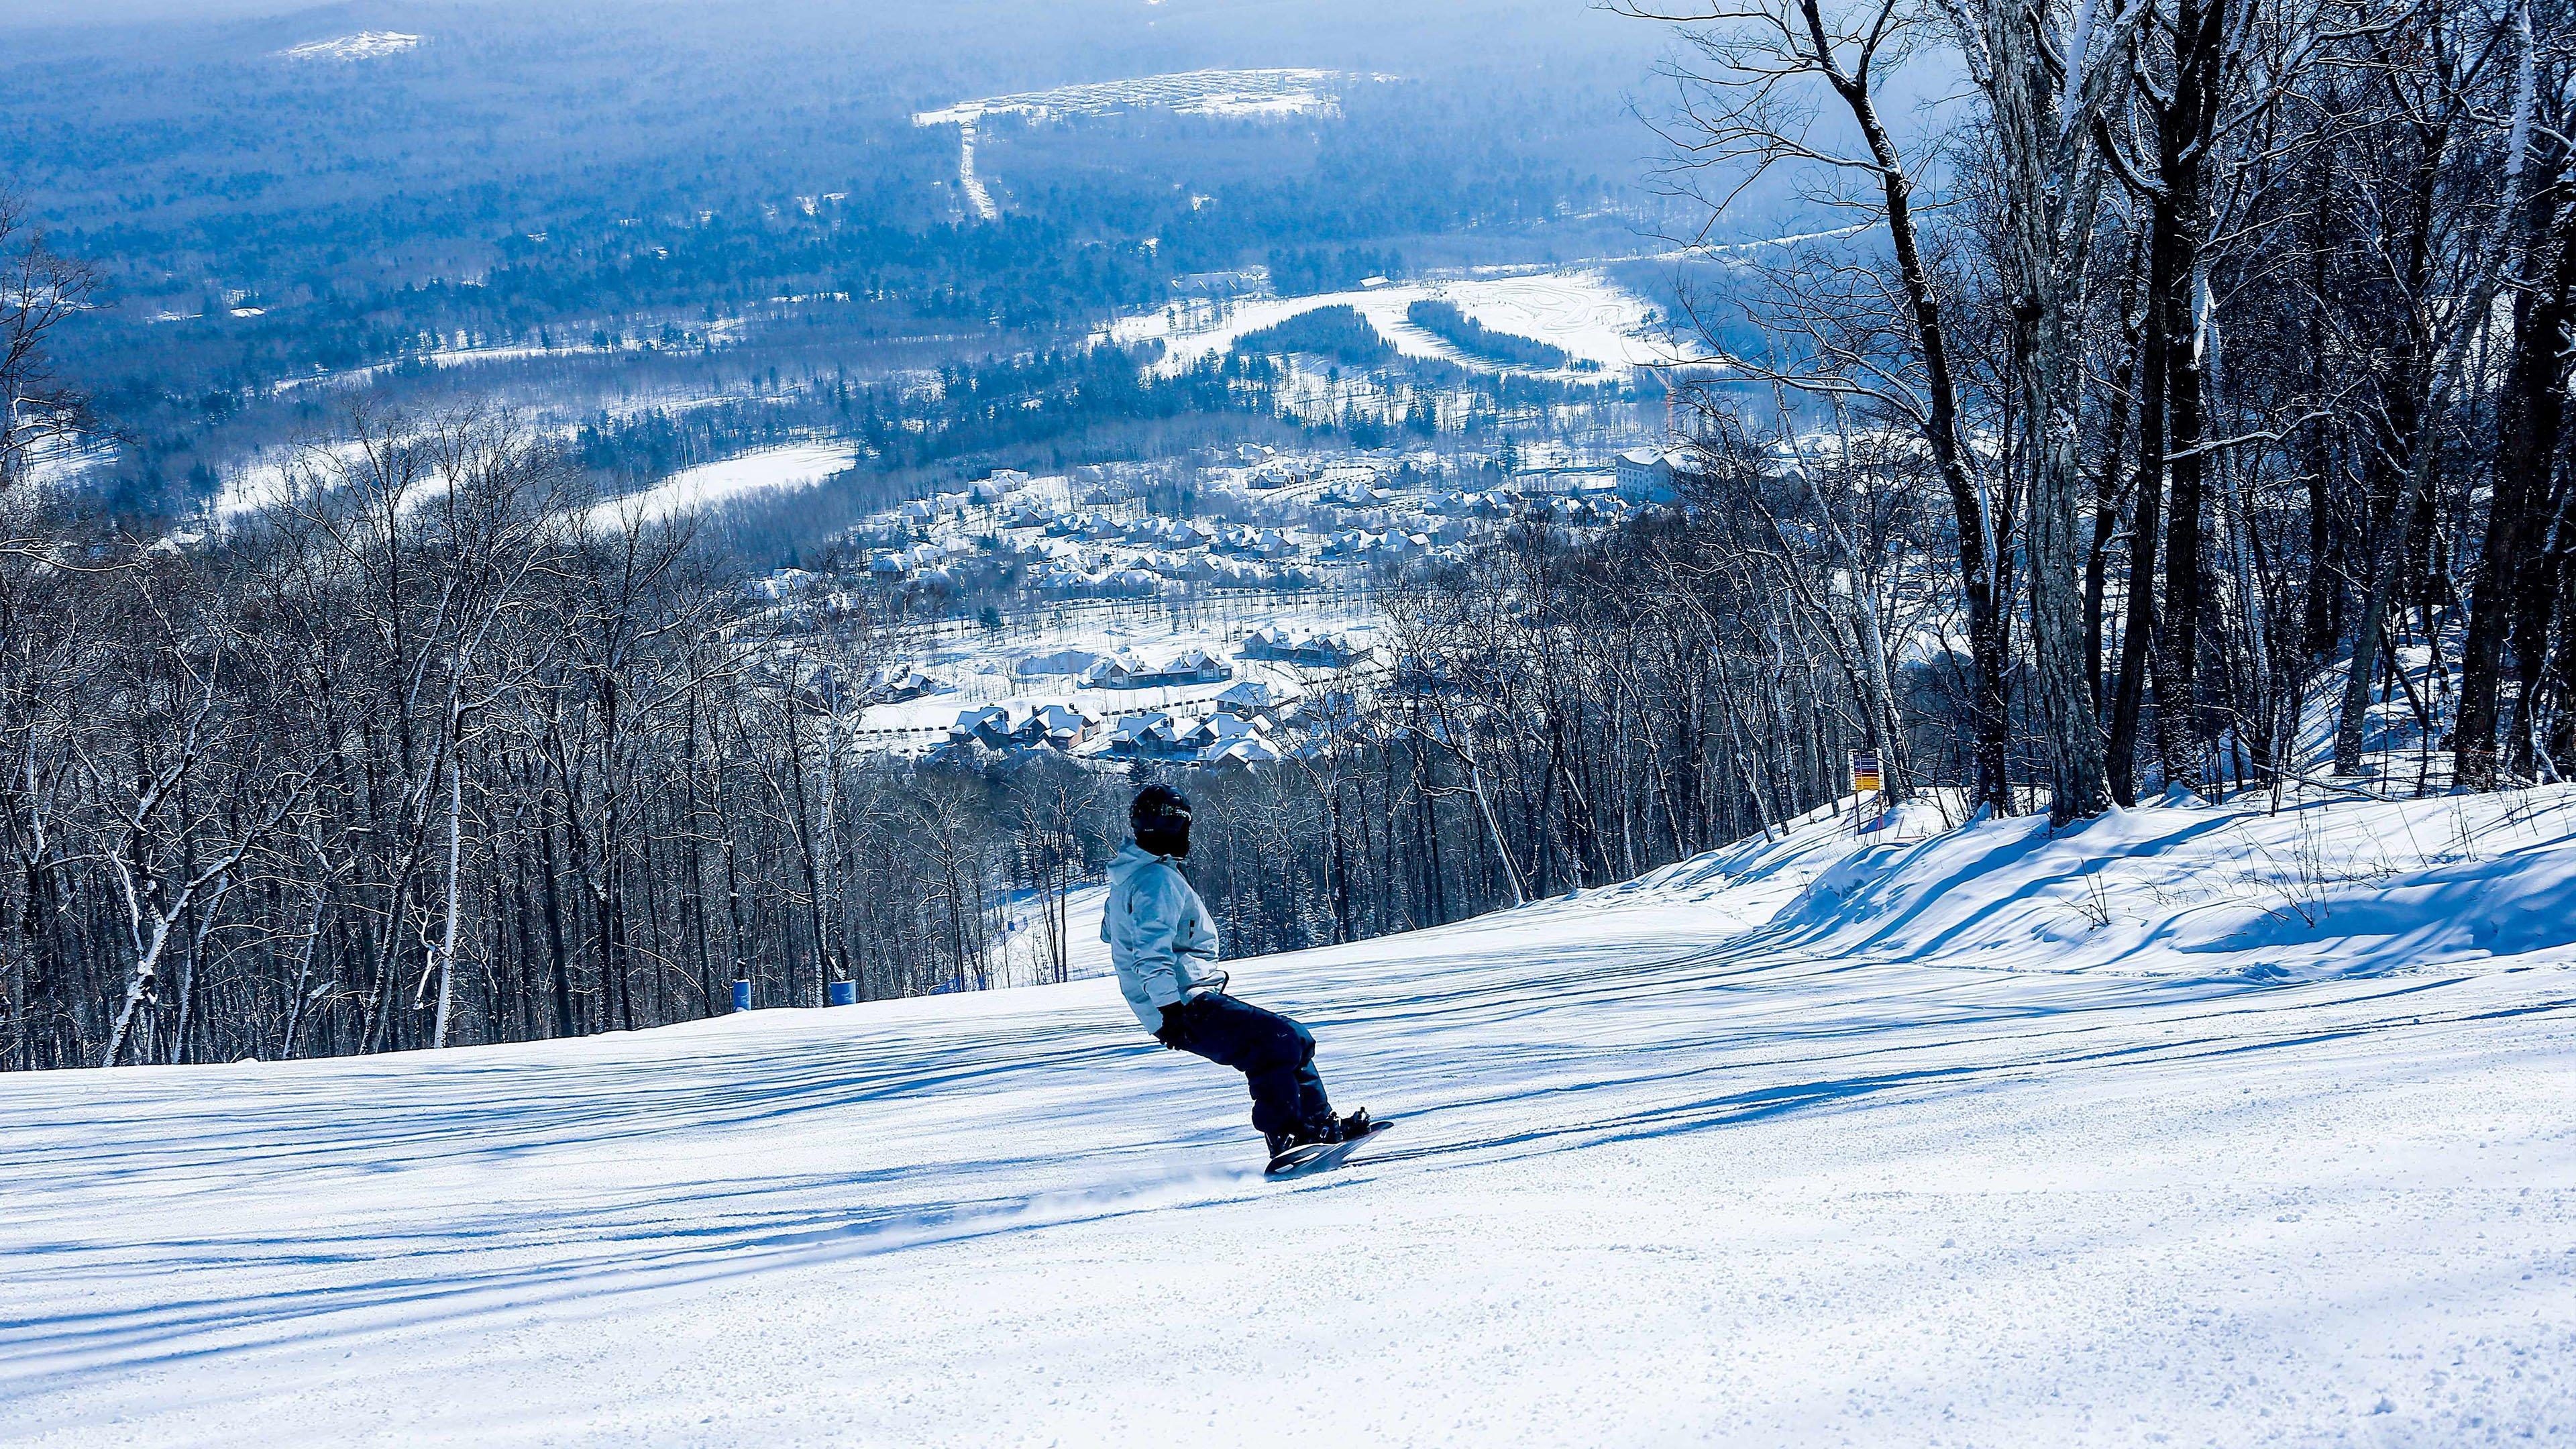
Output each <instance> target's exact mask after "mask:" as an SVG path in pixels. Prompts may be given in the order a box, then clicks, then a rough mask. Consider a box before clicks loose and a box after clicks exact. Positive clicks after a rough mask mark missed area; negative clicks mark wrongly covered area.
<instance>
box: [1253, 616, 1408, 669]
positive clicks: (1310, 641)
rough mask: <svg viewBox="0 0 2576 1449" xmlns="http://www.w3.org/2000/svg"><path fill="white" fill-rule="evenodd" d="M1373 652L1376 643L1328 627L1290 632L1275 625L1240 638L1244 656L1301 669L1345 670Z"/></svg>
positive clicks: (1370, 657)
mask: <svg viewBox="0 0 2576 1449" xmlns="http://www.w3.org/2000/svg"><path fill="white" fill-rule="evenodd" d="M1376 655H1377V649H1376V646H1374V645H1372V644H1370V643H1368V642H1367V641H1366V640H1362V639H1358V638H1354V637H1353V636H1351V635H1349V634H1345V633H1340V632H1336V631H1331V630H1326V631H1321V632H1317V633H1312V634H1292V633H1290V632H1289V631H1288V630H1287V629H1285V628H1282V627H1280V626H1278V625H1275V624H1274V625H1272V626H1271V627H1269V628H1266V629H1255V630H1253V631H1252V634H1251V636H1250V637H1249V638H1247V639H1245V640H1244V641H1243V657H1244V658H1246V659H1268V660H1272V661H1275V662H1277V663H1280V664H1294V665H1296V666H1298V667H1299V668H1302V669H1349V668H1351V667H1352V666H1354V665H1359V664H1366V663H1367V662H1369V661H1370V660H1371V659H1373V658H1375V657H1376Z"/></svg>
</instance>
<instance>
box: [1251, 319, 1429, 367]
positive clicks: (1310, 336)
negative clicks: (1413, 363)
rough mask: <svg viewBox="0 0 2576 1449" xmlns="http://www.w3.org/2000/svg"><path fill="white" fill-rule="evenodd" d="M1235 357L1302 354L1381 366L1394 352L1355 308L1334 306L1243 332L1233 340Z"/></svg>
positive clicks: (1352, 363)
mask: <svg viewBox="0 0 2576 1449" xmlns="http://www.w3.org/2000/svg"><path fill="white" fill-rule="evenodd" d="M1232 350H1233V352H1234V353H1235V354H1236V355H1237V356H1243V357H1261V356H1272V357H1277V356H1284V355H1286V354H1288V353H1291V352H1303V353H1306V354H1308V355H1310V356H1314V357H1321V358H1323V359H1325V360H1326V361H1329V362H1337V363H1340V364H1342V365H1343V366H1346V367H1359V368H1369V367H1383V366H1385V365H1386V364H1387V363H1390V362H1393V361H1395V349H1394V348H1393V347H1391V346H1389V345H1388V344H1387V340H1386V339H1385V338H1384V337H1381V336H1379V335H1378V330H1377V328H1376V327H1375V326H1373V325H1371V324H1370V322H1369V320H1368V319H1367V318H1366V317H1363V316H1361V315H1360V310H1359V309H1358V308H1357V307H1351V306H1346V305H1337V306H1332V307H1317V308H1315V309H1314V310H1312V311H1307V312H1300V313H1298V314H1297V315H1295V316H1293V317H1290V318H1288V319H1286V320H1285V321H1280V322H1273V323H1271V324H1270V325H1269V326H1267V327H1262V328H1257V329H1255V330H1253V331H1251V332H1246V333H1245V334H1243V335H1242V336H1241V337H1238V338H1236V339H1234V347H1233V349H1232Z"/></svg>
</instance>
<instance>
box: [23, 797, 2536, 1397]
mask: <svg viewBox="0 0 2576 1449" xmlns="http://www.w3.org/2000/svg"><path fill="white" fill-rule="evenodd" d="M1888 824H1889V828H1887V829H1885V830H1882V831H1879V832H1878V833H1876V834H1874V835H1870V836H1865V837H1855V836H1854V835H1853V834H1852V833H1851V831H1852V826H1853V822H1852V820H1850V819H1849V818H1848V817H1839V818H1838V817H1827V816H1819V817H1814V818H1811V819H1809V820H1807V821H1805V822H1803V823H1801V824H1800V825H1799V826H1798V828H1797V829H1796V830H1795V831H1793V832H1792V833H1790V834H1789V835H1788V837H1787V838H1786V839H1785V840H1782V841H1779V842H1776V843H1765V842H1762V841H1754V842H1748V843H1747V844H1745V845H1743V846H1740V847H1737V848H1734V849H1731V850H1728V851H1722V852H1719V853H1717V854H1714V855H1711V856H1707V857H1703V858H1700V859H1698V860H1695V861H1691V862H1686V863H1684V864H1683V865H1680V866H1675V867H1670V868H1667V869H1665V870H1662V871H1659V872H1656V873H1655V874H1653V875H1652V876H1650V877H1648V878H1646V879H1644V880H1641V881H1639V882H1636V883H1634V884H1631V885H1628V886H1622V887H1613V888H1608V889H1603V890H1599V891H1595V892H1589V893H1585V894H1583V895H1581V896H1579V897H1576V898H1569V899H1559V900H1552V901H1548V902H1544V903H1540V904H1536V905H1532V906H1529V907H1526V908H1524V909H1521V910H1517V911H1511V912H1506V913H1503V914H1500V915H1496V916H1491V917H1487V918H1484V919H1481V920H1476V921H1471V922H1466V923H1463V924H1460V925H1457V926H1453V927H1449V928H1446V929H1442V930H1437V931H1428V932H1423V933H1420V934H1416V935H1411V936H1404V937H1397V938H1392V939H1387V940H1380V941H1375V942H1368V943H1363V944H1358V945H1351V946H1344V947H1339V948H1334V949H1329V950H1319V951H1312V952H1307V953H1304V954H1301V955H1296V956H1288V957H1278V958H1272V959H1264V960H1249V961H1240V962H1235V963H1232V966H1231V969H1232V970H1233V973H1234V986H1235V989H1236V990H1237V991H1238V992H1240V993H1241V994H1243V995H1245V996H1247V997H1249V998H1251V999H1253V1000H1256V1001H1260V1002H1265V1003H1268V1004H1270V1005H1274V1006H1277V1007H1280V1008H1283V1009H1286V1010H1289V1011H1291V1012H1293V1013H1295V1014H1296V1015H1298V1016H1299V1017H1301V1018H1303V1019H1304V1020H1306V1021H1307V1022H1308V1023H1310V1024H1311V1025H1312V1026H1313V1027H1314V1029H1315V1031H1316V1034H1317V1036H1318V1037H1319V1038H1320V1040H1321V1042H1322V1054H1321V1063H1322V1066H1323V1068H1324V1071H1325V1073H1326V1076H1327V1079H1328V1081H1329V1082H1330V1083H1331V1085H1332V1087H1333V1089H1334V1092H1335V1094H1336V1098H1337V1101H1338V1103H1339V1105H1341V1106H1342V1107H1344V1108H1348V1107H1353V1106H1357V1105H1360V1104H1362V1103H1366V1104H1368V1105H1369V1106H1371V1107H1373V1108H1374V1109H1376V1110H1377V1111H1378V1112H1380V1113H1381V1114H1385V1115H1392V1116H1394V1117H1397V1118H1399V1119H1400V1120H1401V1121H1402V1123H1403V1126H1402V1129H1401V1130H1400V1131H1399V1132H1397V1133H1396V1134H1394V1135H1393V1136H1391V1137H1389V1138H1388V1139H1387V1141H1386V1142H1384V1143H1382V1144H1379V1146H1378V1147H1377V1148H1376V1149H1374V1150H1373V1151H1372V1152H1371V1153H1369V1154H1368V1155H1367V1156H1365V1157H1363V1158H1362V1159H1361V1160H1360V1161H1359V1162H1357V1163H1356V1164H1354V1165H1353V1166H1351V1167H1349V1168H1346V1169H1344V1170H1342V1171H1340V1172H1337V1173H1333V1174H1329V1175H1324V1176H1320V1177H1316V1178H1312V1179H1308V1180H1304V1181H1301V1182H1297V1183H1295V1184H1289V1185H1282V1184H1274V1183H1269V1182H1265V1181H1264V1180H1263V1179H1262V1178H1261V1177H1260V1176H1259V1173H1258V1166H1257V1164H1258V1159H1259V1156H1260V1152H1259V1148H1258V1145H1257V1143H1256V1142H1255V1141H1254V1140H1253V1139H1252V1137H1251V1135H1250V1133H1249V1130H1248V1128H1247V1127H1246V1126H1245V1123H1244V1121H1243V1117H1244V1101H1243V1097H1242V1091H1241V1088H1240V1086H1239V1084H1238V1081H1237V1079H1236V1078H1235V1077H1234V1076H1233V1075H1232V1074H1231V1073H1228V1072H1224V1071H1222V1070H1220V1069H1218V1068H1216V1067H1213V1066H1210V1065H1209V1064H1207V1063H1204V1062H1201V1061H1198V1060H1195V1059H1193V1058H1190V1057H1186V1056H1182V1055H1178V1054H1175V1053H1170V1052H1166V1051H1163V1050H1162V1049H1161V1048H1159V1047H1158V1046H1156V1045H1155V1044H1154V1043H1153V1042H1152V1041H1150V1040H1148V1039H1146V1038H1145V1037H1143V1036H1142V1035H1141V1034H1140V1033H1139V1032H1138V1031H1137V1030H1136V1028H1135V1025H1134V1023H1133V1021H1132V1020H1130V1019H1128V1018H1127V1016H1126V1013H1125V1011H1124V1009H1123V1007H1122V1006H1121V1005H1120V1003H1119V1000H1118V997H1117V995H1116V993H1115V990H1114V988H1113V986H1112V984H1111V983H1109V982H1107V981H1103V980H1096V979H1095V980H1088V981H1079V982H1075V983H1073V984H1070V985H1067V986H1061V987H1041V988H1031V989H1026V990H1017V991H1006V992H994V993H989V994H985V995H977V996H950V997H941V998H933V999H925V1000H915V1001H905V1002H892V1003H881V1004H874V1005H865V1006H860V1007H855V1008H844V1009H839V1010H830V1011H763V1012H758V1013H754V1014H750V1015H747V1016H737V1017H731V1018H726V1019H723V1020H718V1021H714V1022H708V1023H703V1024H700V1025H696V1026H688V1027H678V1028H671V1029H667V1030H662V1031H656V1032H651V1033H645V1034H639V1035H611V1036H605V1037H596V1038H591V1039H588V1040H583V1041H576V1042H559V1043H548V1044H539V1045H532V1046H523V1047H508V1048H477V1049H464V1050H454V1051H449V1052H445V1053H438V1054H428V1053H423V1054H416V1055H408V1056H398V1057H385V1058H377V1059H372V1060H354V1061H333V1062H309V1063H286V1064H254V1063H244V1064H240V1065H233V1066H207V1067H184V1068H137V1069H126V1070H120V1071H115V1072H106V1073H98V1072H82V1073H58V1074H47V1075H31V1076H17V1077H10V1078H0V1114H5V1120H6V1121H7V1122H8V1123H9V1128H8V1131H9V1139H8V1141H9V1146H8V1150H7V1152H6V1153H5V1154H0V1194H5V1201H7V1202H8V1204H9V1207H10V1211H9V1212H8V1213H7V1214H6V1215H5V1217H0V1304H5V1305H6V1308H5V1310H0V1440H6V1441H7V1442H10V1443H13V1444H41V1445H65V1446H70V1445H79V1446H96V1445H105V1444H152V1445H196V1444H243V1445H249V1444H259V1445H281V1444H320V1443H330V1444H403V1445H414V1444H477V1445H490V1444H504V1445H519V1444H597V1445H612V1444H614V1445H631V1444H641V1443H655V1444H689V1445H733V1444H746V1445H747V1444H789V1443H794V1444H851V1445H862V1444H868V1445H873V1444H906V1445H912V1444H928V1445H979V1446H980V1445H994V1444H1058V1445H1119V1446H1132V1445H1143V1444H1184V1443H1221V1444H1243V1443H1250V1444H1270V1443H1279V1444H1310V1445H1352V1444H1390V1445H1425V1444H1431V1445H1494V1444H1551V1445H1553V1444H1587V1445H1588V1444H1618V1445H1641V1444H1706V1443H1741V1444H1748V1445H1778V1444H1791V1445H1805V1444H1818V1445H1823V1444H1904V1445H1916V1444H1944V1445H1998V1446H2025V1445H2035V1444H2049V1445H2057V1444H2150V1443H2189V1444H2195V1445H2198V1444H2218V1445H2273V1444H2296V1445H2308V1444H2351V1445H2371V1446H2389V1445H2426V1446H2431V1445H2455V1444H2472V1443H2478V1444H2483V1443H2489V1442H2498V1443H2505V1442H2565V1441H2566V1440H2567V1439H2568V1438H2569V1436H2576V1116H2571V1113H2570V1111H2569V1104H2570V1102H2571V1101H2576V1051H2571V1047H2570V1037H2569V1032H2570V1028H2571V1026H2576V970H2571V967H2572V966H2576V910H2571V906H2572V905H2576V894H2571V892H2576V796H2571V793H2570V792H2567V791H2555V792H2547V793H2539V794H2530V795H2515V796H2500V797H2488V798H2481V799H2474V800H2462V801H2454V800H2430V801H2420V802H2409V803H2405V804H2378V803H2367V802H2361V803H2349V804H2331V805H2328V804H2320V803H2313V802H2311V803H2307V804H2301V805H2294V806H2293V808H2290V809H2288V810H2285V811H2283V812H2282V813H2279V814H2270V813H2265V812H2263V811H2260V810H2234V809H2225V810H2222V809H2209V808H2189V809H2185V808H2171V809H2164V808H2159V809H2147V810H2139V811H2133V812H2126V813H2122V814H2119V815H2115V816H2113V817H2111V818H2109V819H2106V820H2104V821H2101V822H2099V823H2097V824H2095V825H2093V826H2091V827H2089V828H2087V829H2085V830H2083V831H2080V832H2076V833H2074V834H2071V835H2069V836H2065V837H2061V838H2058V839H2054V840H2052V839H2050V838H2049V837H2048V835H2047V832H2046V830H2045V828H2044V827H2043V826H2042V825H2039V824H2037V823H2034V822H2029V821H2022V820H2007V821H1996V822H1986V823H1979V824H1973V825H1968V826H1965V827H1962V828H1958V829H1955V830H1946V831H1945V830H1942V829H1941V828H1940V827H1941V824H1942V822H1941V821H1940V820H1938V819H1937V818H1935V816H1934V812H1932V811H1930V810H1929V809H1927V808H1924V807H1912V808H1910V809H1909V810H1908V811H1907V812H1904V813H1903V814H1902V815H1901V816H1900V817H1899V818H1898V819H1896V820H1894V821H1892V822H1889V823H1888Z"/></svg>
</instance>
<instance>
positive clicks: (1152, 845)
mask: <svg viewBox="0 0 2576 1449" xmlns="http://www.w3.org/2000/svg"><path fill="white" fill-rule="evenodd" d="M1127 823H1128V824H1129V825H1131V826H1133V827H1135V831H1136V843H1137V844H1138V845H1139V846H1142V847H1143V848H1144V849H1146V850H1148V851H1151V852H1152V853H1153V854H1156V855H1168V856H1171V857H1172V858H1174V859H1176V860H1177V859H1179V858H1180V857H1182V856H1186V855H1188V854H1189V853H1190V797H1188V796H1187V795H1184V794H1182V793H1181V792H1180V791H1178V790H1175V789H1173V788H1172V787H1171V786H1169V785H1148V786H1146V787H1145V788H1144V789H1142V790H1139V791H1137V792H1136V799H1135V802H1134V803H1133V804H1130V805H1129V806H1128V807H1127Z"/></svg>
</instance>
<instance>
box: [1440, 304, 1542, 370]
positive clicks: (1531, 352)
mask: <svg viewBox="0 0 2576 1449" xmlns="http://www.w3.org/2000/svg"><path fill="white" fill-rule="evenodd" d="M1404 320H1406V321H1407V322H1410V323H1412V324H1413V325H1414V326H1416V327H1419V328H1421V329H1422V330H1423V331H1425V332H1428V333H1430V334H1431V335H1432V336H1434V337H1437V338H1439V339H1440V340H1441V341H1443V342H1446V343H1448V344H1449V345H1450V346H1452V347H1455V348H1457V349H1458V350H1459V351H1461V352H1463V353H1466V354H1467V355H1468V356H1470V357H1481V358H1483V359H1485V360H1486V361H1488V362H1499V363H1502V364H1504V365H1505V366H1508V367H1528V368H1535V369H1539V370H1541V371H1545V370H1548V369H1552V368H1559V367H1564V366H1567V365H1568V364H1570V363H1572V362H1573V360H1574V359H1573V358H1572V357H1570V356H1568V355H1567V354H1566V351H1565V349H1564V348H1562V347H1559V346H1557V345H1556V344H1554V343H1552V342H1541V341H1539V340H1538V339H1537V338H1535V337H1523V336H1521V335H1519V334H1518V333H1514V332H1497V331H1495V330H1494V329H1493V328H1491V327H1488V326H1486V325H1485V324H1484V323H1482V322H1479V321H1477V320H1476V319H1475V318H1473V317H1470V316H1468V315H1467V314H1466V313H1464V312H1461V311H1459V310H1458V304H1457V303H1455V302H1443V301H1440V300H1438V299H1437V298H1430V297H1426V298H1424V299H1423V300H1421V301H1419V302H1415V303H1413V304H1412V305H1410V306H1408V307H1406V308H1405V309H1404Z"/></svg>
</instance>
